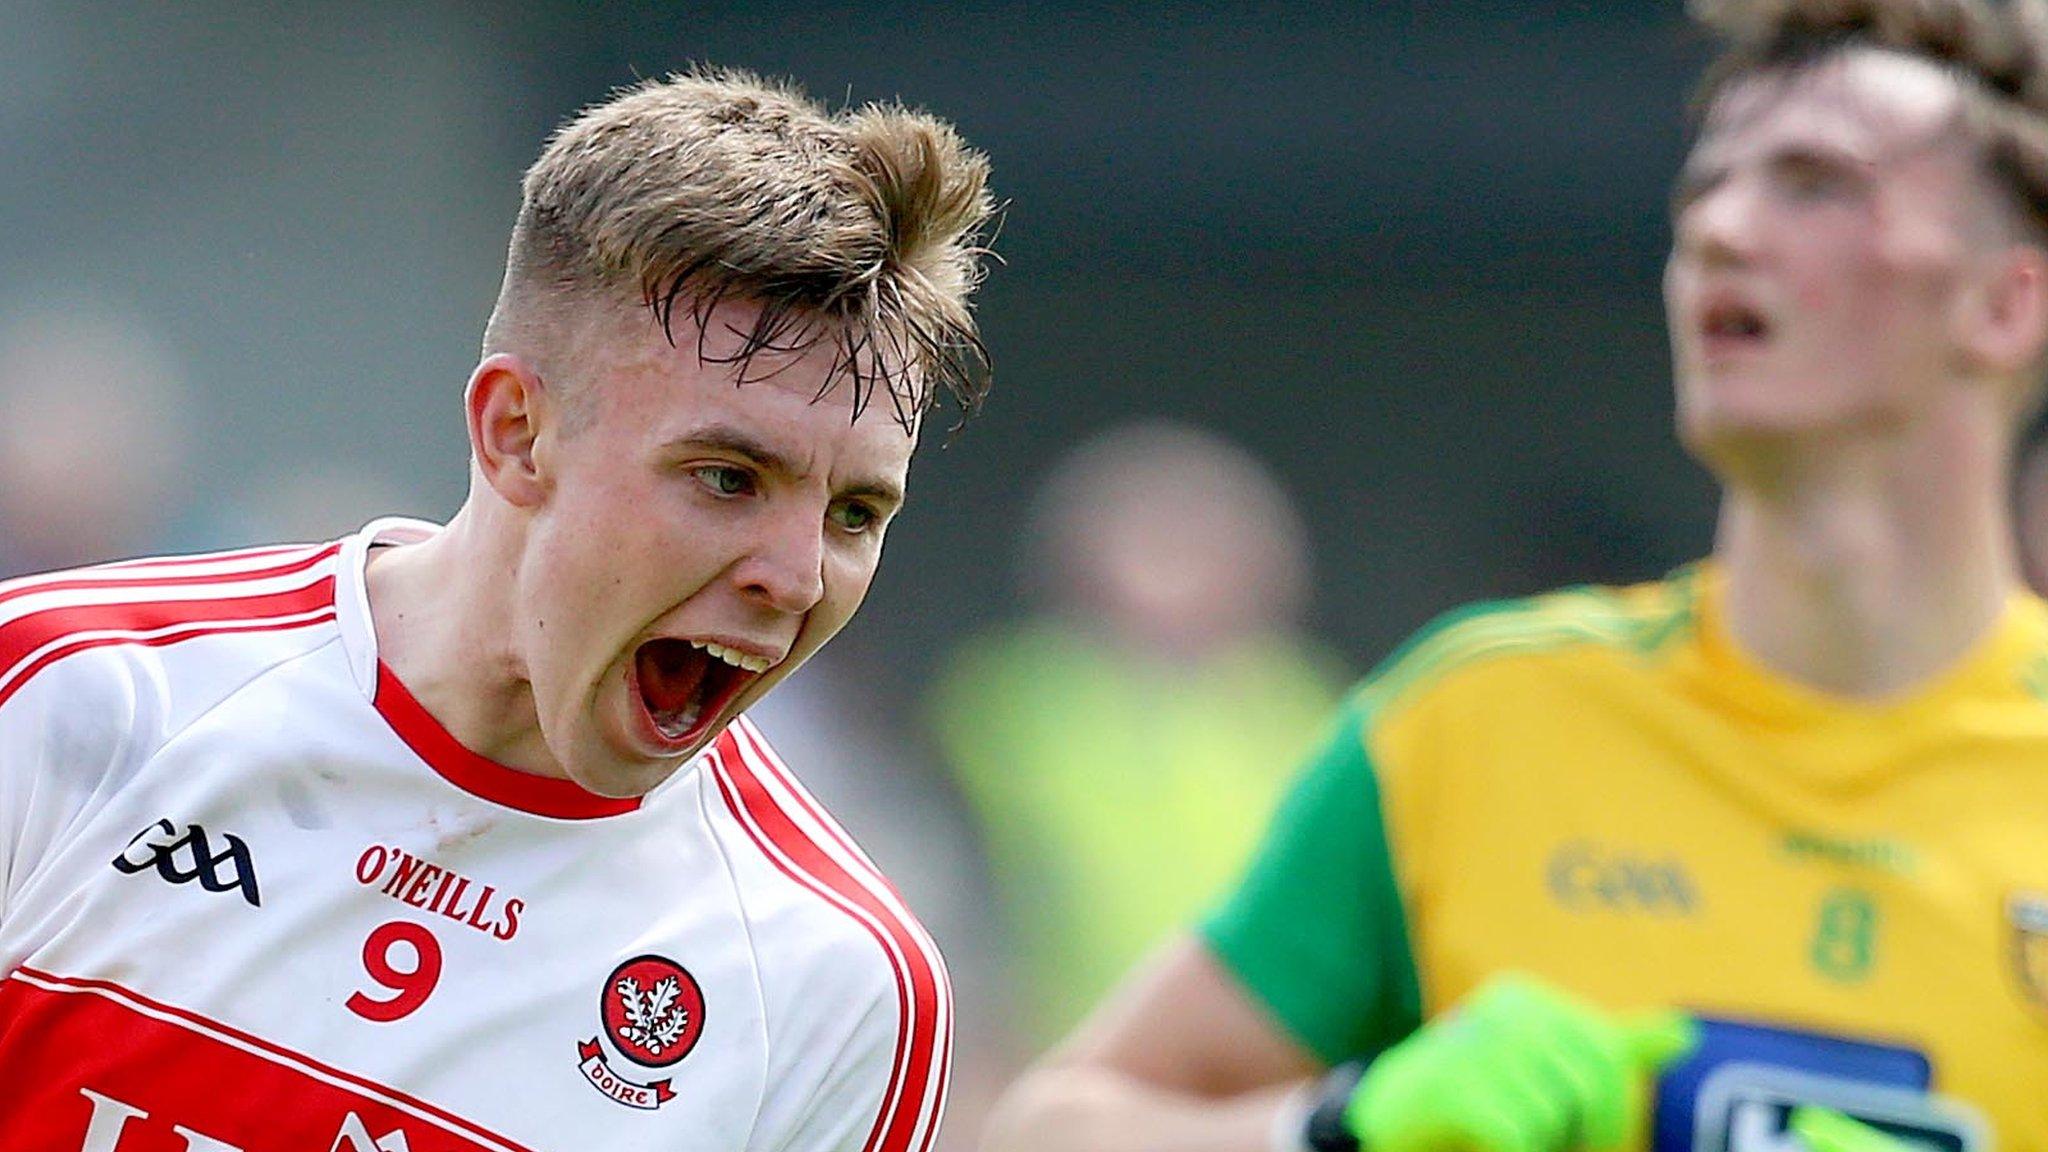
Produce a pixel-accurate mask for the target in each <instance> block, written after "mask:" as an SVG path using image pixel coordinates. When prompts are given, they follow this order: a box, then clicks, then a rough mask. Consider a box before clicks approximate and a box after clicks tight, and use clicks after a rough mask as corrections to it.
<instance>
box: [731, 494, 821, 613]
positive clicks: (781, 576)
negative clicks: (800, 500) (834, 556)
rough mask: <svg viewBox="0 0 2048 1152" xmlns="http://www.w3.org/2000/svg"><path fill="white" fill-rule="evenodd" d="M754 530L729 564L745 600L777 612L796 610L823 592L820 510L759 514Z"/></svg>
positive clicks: (805, 608) (809, 605) (810, 604)
mask: <svg viewBox="0 0 2048 1152" xmlns="http://www.w3.org/2000/svg"><path fill="white" fill-rule="evenodd" d="M759 527H760V533H759V535H757V536H756V537H755V539H754V542H753V546H752V547H751V548H749V549H748V551H747V553H746V555H745V557H744V558H742V559H741V561H740V563H739V565H738V567H737V568H735V570H734V577H735V579H737V580H738V582H739V585H740V590H741V592H742V593H744V594H745V595H746V596H747V597H748V598H749V599H750V600H753V601H754V602H755V603H758V604H761V605H763V606H765V607H769V608H773V609H774V610H776V611H777V612H786V613H789V614H791V615H802V614H803V613H805V612H809V611H810V610H811V609H812V608H815V607H817V604H818V601H820V600H822V599H824V598H825V522H824V517H823V516H814V515H810V514H809V511H808V510H805V509H798V508H791V509H788V510H785V511H783V512H782V513H781V514H780V515H777V516H774V517H772V518H763V521H762V522H761V524H760V525H759Z"/></svg>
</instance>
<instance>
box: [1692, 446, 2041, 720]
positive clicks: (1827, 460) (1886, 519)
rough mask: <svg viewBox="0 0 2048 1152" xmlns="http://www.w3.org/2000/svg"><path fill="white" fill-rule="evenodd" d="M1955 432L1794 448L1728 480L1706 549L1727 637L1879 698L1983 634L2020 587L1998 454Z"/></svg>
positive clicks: (1771, 659)
mask: <svg viewBox="0 0 2048 1152" xmlns="http://www.w3.org/2000/svg"><path fill="white" fill-rule="evenodd" d="M1952 431H1953V432H1954V433H1955V434H1951V435H1935V436H1929V437H1928V438H1927V439H1926V441H1925V442H1924V443H1921V444H1918V445H1907V444H1900V443H1890V444H1884V445H1872V444H1859V445H1855V446H1853V447H1849V448H1847V449H1843V450H1839V451H1837V450H1827V451H1813V450H1806V449H1803V450H1802V451H1800V452H1799V453H1797V456H1798V459H1797V462H1796V463H1793V464H1789V465H1786V464H1784V462H1783V461H1782V460H1781V461H1780V465H1781V466H1780V467H1776V468H1770V469H1758V470H1756V471H1759V472H1765V471H1767V472H1769V473H1770V475H1769V476H1768V477H1762V476H1756V475H1751V476H1748V477H1746V478H1738V479H1731V480H1730V481H1729V483H1728V487H1727V493H1726V497H1725V500H1724V502H1723V505H1722V510H1721V519H1720V526H1719V530H1718V532H1717V534H1716V538H1715V546H1714V551H1715V555H1716V557H1717V558H1718V560H1719V562H1720V564H1721V566H1722V568H1723V570H1724V572H1725V573H1726V578H1727V589H1728V593H1727V620H1728V629H1729V632H1730V634H1731V635H1732V636H1733V638H1734V640H1735V642H1736V643H1737V645H1738V646H1740V647H1741V648H1742V649H1743V650H1745V651H1746V652H1748V653H1750V654H1751V655H1752V656H1753V657H1755V658H1756V659H1758V660H1759V661H1761V662H1762V663H1763V664H1764V665H1766V666H1767V667H1770V668H1772V669H1774V670H1775V671H1777V672H1779V673H1780V674H1782V675H1785V676H1788V677H1790V678H1791V679H1793V680H1797V681H1800V682H1802V683H1805V684H1807V685H1809V686H1811V687H1814V688H1818V689H1821V690H1823V691H1827V692H1831V693H1835V694H1837V695H1843V696H1850V697H1857V698H1863V699H1880V698H1885V697H1891V696H1896V695H1898V694H1900V693H1903V692H1906V691H1908V690H1910V689H1912V688H1913V687H1915V686H1917V685H1919V684H1922V683H1924V682H1925V681H1927V680H1928V679H1930V678H1932V677H1934V676H1935V675H1937V674H1939V673H1940V672H1941V671H1942V670H1944V669H1945V668H1947V667H1949V666H1951V665H1952V664H1954V663H1955V662H1956V661H1957V660H1959V659H1961V658H1962V657H1963V656H1964V654H1965V653H1967V652H1968V651H1969V649H1970V648H1971V646H1973V645H1974V644H1975V643H1976V642H1977V641H1978V640H1979V639H1981V638H1982V637H1984V636H1985V635H1986V634H1988V633H1989V632H1990V630H1991V629H1992V628H1993V627H1994V626H1995V625H1996V622H1997V620H1998V618H1999V616H2000V614H2001V613H2002V612H2003V610H2004V608H2005V605H2006V603H2007V601H2008V599H2009V598H2010V597H2011V595H2012V594H2013V593H2014V592H2015V591H2016V590H2017V589H2018V587H2019V578H2018V575H2017V573H2018V567H2017V560H2016V559H2015V556H2014V546H2013V544H2012V542H2011V541H2012V526H2011V522H2010V517H2009V515H2008V513H2007V511H2006V505H2005V485H2004V479H2003V477H2004V466H2005V457H2006V453H2005V450H2004V449H2003V447H2002V443H2003V441H2002V439H2001V438H2000V435H1999V433H1998V432H1997V430H1996V429H1995V428H1994V429H1993V431H1992V432H1991V433H1990V434H1989V435H1985V434H1981V433H1982V431H1983V430H1982V429H1981V428H1977V429H1967V428H1964V427H1961V426H1958V427H1956V428H1954V429H1953V430H1952ZM1809 449H1810V446H1809Z"/></svg>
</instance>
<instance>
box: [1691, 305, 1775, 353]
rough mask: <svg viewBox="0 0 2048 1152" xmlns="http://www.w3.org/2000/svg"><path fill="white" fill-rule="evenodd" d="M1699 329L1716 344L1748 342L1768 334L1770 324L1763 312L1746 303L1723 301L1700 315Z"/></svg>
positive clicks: (1757, 340) (1758, 339)
mask: <svg viewBox="0 0 2048 1152" xmlns="http://www.w3.org/2000/svg"><path fill="white" fill-rule="evenodd" d="M1700 330H1701V331H1702V332H1703V333H1704V334H1705V335H1706V337H1707V339H1708V340H1710V341H1712V342H1714V343H1717V344H1727V343H1741V344H1750V343H1756V342H1760V341H1762V340H1763V339H1764V338H1765V337H1767V336H1769V335H1770V324H1769V323H1767V322H1766V321H1765V320H1764V317H1763V313H1761V312H1758V311H1757V310H1756V309H1754V308H1751V307H1749V306H1748V305H1746V304H1741V303H1737V302H1734V301H1723V302H1721V303H1718V304H1715V305H1714V306H1713V307H1711V308H1709V309H1707V312H1706V315H1705V316H1703V317H1701V320H1700Z"/></svg>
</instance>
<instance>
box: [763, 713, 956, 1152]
mask: <svg viewBox="0 0 2048 1152" xmlns="http://www.w3.org/2000/svg"><path fill="white" fill-rule="evenodd" d="M733 730H734V732H735V735H736V739H737V740H738V741H739V742H740V743H741V746H742V747H743V749H744V750H745V751H746V752H748V753H750V754H751V755H752V756H753V758H754V759H755V760H758V761H759V762H760V763H761V764H762V765H763V766H764V767H766V768H767V769H768V771H769V773H770V774H771V775H773V776H774V777H775V778H776V780H777V781H778V782H779V783H780V784H781V785H782V791H783V792H784V793H785V794H787V795H788V796H790V797H791V798H793V799H794V800H795V801H796V803H797V805H798V806H799V807H801V808H802V809H803V810H804V812H806V813H807V814H809V816H810V817H811V819H812V820H813V821H814V822H816V824H817V825H818V826H819V827H821V828H823V829H824V830H825V834H826V835H827V836H829V837H831V838H832V842H833V843H835V844H837V845H839V847H840V848H841V849H842V850H844V851H845V852H846V854H847V855H848V856H849V857H851V858H852V859H854V860H857V861H860V862H861V863H862V864H864V865H865V866H866V867H865V868H864V870H863V871H864V873H865V875H866V876H867V877H868V878H869V879H871V880H873V881H875V882H877V883H879V884H880V885H881V886H882V887H883V888H884V889H885V890H886V891H887V892H888V893H889V895H890V896H892V897H894V900H895V904H896V907H897V909H898V910H899V911H901V912H903V913H904V917H903V923H904V925H905V926H906V927H908V928H909V929H910V931H911V933H912V935H913V936H916V935H918V934H919V932H920V930H921V926H919V925H917V924H916V923H915V921H914V920H912V919H911V918H910V917H909V914H908V910H907V909H905V908H904V907H903V896H902V894H901V893H900V892H898V891H897V890H896V886H895V884H893V883H891V882H890V880H889V878H888V877H887V876H885V875H883V874H882V872H881V870H880V869H879V868H876V867H875V865H874V861H872V860H869V859H868V857H867V854H866V853H864V852H862V851H861V850H860V847H859V846H858V845H856V844H855V843H854V842H853V838H852V837H851V836H848V835H847V834H846V830H845V829H843V828H841V827H840V826H839V822H838V821H836V820H834V819H833V818H832V817H831V816H829V815H827V814H826V812H825V810H824V808H823V807H822V806H821V805H820V804H819V803H818V802H817V800H816V799H815V798H813V797H812V796H811V794H810V792H809V791H808V790H807V789H805V788H804V786H803V785H802V784H801V783H799V782H798V781H797V779H796V776H795V774H794V773H792V772H791V771H790V770H789V766H788V765H787V764H784V763H783V762H782V757H780V756H778V755H776V753H775V749H774V748H772V747H770V746H769V744H768V741H767V740H766V739H764V738H763V737H762V735H761V730H760V729H759V728H756V727H754V725H753V722H752V721H749V720H747V719H746V718H745V717H741V718H739V719H738V720H736V721H734V723H733ZM919 943H920V944H922V943H923V941H922V940H920V941H919ZM932 950H933V951H935V950H936V949H932ZM932 968H933V970H934V971H935V972H936V973H937V975H938V979H939V980H940V981H941V982H942V984H945V985H946V987H944V988H943V989H942V991H943V992H944V993H945V996H944V1001H943V1003H944V1015H945V1016H947V1017H950V1015H951V1012H952V990H951V987H950V980H949V978H948V976H947V974H946V969H945V965H943V964H938V963H935V964H933V965H932ZM899 991H900V990H899ZM899 999H900V996H899ZM934 1027H936V1028H937V1030H938V1034H939V1043H940V1048H939V1056H938V1084H937V1086H936V1088H935V1089H934V1091H933V1092H932V1112H933V1122H932V1124H931V1126H930V1127H929V1128H927V1129H926V1130H925V1134H924V1139H923V1140H921V1141H919V1143H918V1152H924V1150H925V1149H926V1148H927V1147H929V1146H930V1144H931V1142H932V1137H934V1136H935V1135H937V1134H938V1130H939V1126H938V1122H937V1116H938V1113H939V1112H940V1111H941V1110H943V1109H944V1108H945V1104H946V1087H947V1080H948V1079H949V1078H950V1076H951V1074H952V1068H953V1029H952V1027H951V1026H950V1024H946V1025H940V1024H937V1023H935V1024H934ZM894 1091H895V1090H894V1088H893V1087H892V1088H891V1089H890V1094H891V1095H894Z"/></svg>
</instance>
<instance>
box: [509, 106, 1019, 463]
mask: <svg viewBox="0 0 2048 1152" xmlns="http://www.w3.org/2000/svg"><path fill="white" fill-rule="evenodd" d="M988 171H989V164H988V158H987V157H986V156H984V155H983V154H982V153H980V152H977V151H975V150H974V149H972V148H970V147H968V146H967V145H966V144H965V143H964V142H963V141H962V140H961V139H960V136H959V134H958V133H957V132H956V131H954V129H953V127H952V126H951V125H950V124H947V123H946V122H945V121H943V120H940V119H938V118H937V117H934V116H931V115H928V114H926V113H923V112H919V111H913V110H910V109H907V108H904V107H902V106H901V105H897V104H868V105H865V106H863V107H860V108H857V109H842V110H840V111H838V112H836V113H835V112H828V111H826V110H825V109H824V108H823V107H822V106H820V105H819V104H817V103H816V102H815V101H813V100H811V99H810V98H808V97H806V96H805V95H803V93H802V92H800V91H799V90H797V89H796V88H795V87H794V86H793V85H791V84H789V83H786V82H778V81H769V80H764V79H762V78H760V77H758V76H755V75H753V74H751V73H747V72H740V71H727V70H714V69H703V68H700V69H697V70H694V71H691V72H689V73H686V74H680V75H672V76H669V77H668V78H666V79H662V80H649V81H645V82H643V83H641V84H638V85H636V86H634V87H632V88H629V89H625V90H623V91H621V92H618V93H616V94H615V95H614V96H613V97H612V98H611V99H609V100H606V101H605V102H603V103H601V104H598V105H595V106H593V107H590V108H588V109H585V110H584V111H583V112H582V113H581V114H579V115H577V116H576V117H575V118H573V119H571V120H570V121H568V122H567V123H565V124H564V125H562V126H561V127H560V128H559V129H557V130H556V131H555V133H554V135H553V136H551V137H550V138H549V140H548V142H547V146H546V147H545V148H544V149H543V150H542V152H541V156H540V159H538V160H536V161H535V162H534V164H533V166H532V167H531V168H529V169H527V172H526V178H525V181H524V184H523V194H522V197H521V202H520V207H519V218H518V222H517V223H516V224H515V225H514V226H513V230H512V242H511V250H510V252H509V254H508V256H507V259H506V270H505V284H504V288H503V290H502V291H501V292H500V294H499V298H498V306H497V309H496V310H495V311H494V312H493V313H492V317H491V326H490V329H489V330H487V331H486V333H485V348H486V349H487V350H491V349H494V348H497V347H502V346H503V343H502V341H503V338H504V336H505V335H506V334H505V333H504V332H503V331H502V330H503V329H504V328H506V327H508V326H510V325H511V324H512V321H511V320H510V319H508V316H509V314H511V313H514V312H517V311H519V310H520V309H522V308H533V307H537V308H540V309H543V310H547V309H551V308H552V306H553V304H554V303H555V302H556V301H561V300H567V301H569V302H572V303H573V302H576V301H579V300H582V299H584V298H587V297H589V296H593V295H595V296H609V297H612V298H614V299H616V298H619V297H621V296H630V298H632V299H633V300H635V301H636V302H637V303H638V304H641V305H644V306H646V307H648V308H650V309H652V310H653V312H654V314H655V316H656V318H658V319H659V321H660V323H661V328H662V331H663V333H664V334H665V335H666V336H667V337H668V340H669V343H670V344H674V343H675V342H676V330H675V327H674V326H673V321H674V319H675V311H676V308H677V306H678V304H679V303H680V304H681V305H682V307H683V309H684V314H685V315H686V316H688V317H690V318H691V319H693V320H694V321H695V322H696V325H697V328H698V332H699V335H698V350H699V354H700V355H701V354H703V351H704V345H703V336H702V333H703V329H704V326H705V325H706V324H707V323H709V319H710V316H711V313H712V312H713V310H714V309H716V308H717V306H718V305H719V304H720V303H721V302H722V301H726V300H745V301H750V302H753V303H756V304H758V305H760V312H759V316H758V319H757V320H756V322H755V323H754V325H753V328H752V329H751V330H750V331H749V332H747V333H745V334H744V335H745V340H744V342H743V344H742V346H741V348H740V350H739V351H738V352H736V353H734V354H733V355H732V356H731V357H729V358H726V359H730V360H731V361H732V362H734V363H736V364H737V365H738V366H739V374H740V376H741V378H742V379H744V377H745V374H746V370H747V366H748V364H749V363H750V362H751V361H752V359H753V357H754V356H756V355H757V354H759V353H761V352H762V351H764V350H766V351H771V352H776V351H785V350H788V349H791V348H795V347H802V346H804V345H806V344H808V343H811V342H815V341H818V340H831V341H833V342H834V346H835V353H836V358H835V362H834V365H833V367H834V371H833V373H832V379H834V380H837V379H839V378H840V374H841V373H842V372H843V373H845V374H846V376H847V378H848V379H849V380H850V381H851V383H852V387H853V400H854V410H855V414H856V416H857V415H858V414H859V412H860V411H861V410H862V409H863V408H864V407H865V405H866V404H867V403H868V401H869V400H870V399H871V398H872V397H873V396H874V394H875V392H876V390H877V389H878V388H879V389H880V391H881V393H882V394H883V395H885V396H887V397H888V398H889V400H890V402H891V404H892V405H893V406H894V408H895V416H896V419H897V420H898V421H899V422H901V423H903V424H904V425H905V426H906V427H909V426H911V425H912V423H913V421H914V420H915V419H916V417H917V416H918V414H920V413H922V412H923V411H925V410H926V409H927V408H929V407H930V406H931V405H932V403H933V401H934V400H935V398H936V397H937V396H938V395H939V394H940V393H941V392H943V393H945V394H948V395H950V396H951V397H952V398H953V400H954V402H955V403H957V404H958V405H959V407H960V409H961V413H962V416H963V418H964V416H965V415H967V414H971V413H972V412H973V411H974V410H975V409H976V408H978V407H979V406H980V404H981V401H982V399H983V397H984V396H985V395H986V393H987V390H988V382H989V368H990V365H989V358H988V354H987V350H986V349H985V347H984V346H983V344H982V342H981V338H980V335H979V333H978V331H977V328H976V324H975V320H974V314H973V311H972V305H971V298H972V296H973V294H974V290H975V288H976V287H977V286H978V285H979V284H980V282H981V278H982V275H983V273H984V265H983V257H984V256H986V255H987V254H988V250H987V249H986V248H985V247H984V246H983V244H982V240H981V232H982V229H983V228H984V227H985V225H986V224H987V223H988V221H989V219H990V217H991V216H992V214H993V213H994V202H993V199H992V198H991V196H990V193H989V191H988Z"/></svg>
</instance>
